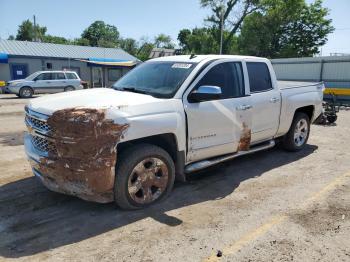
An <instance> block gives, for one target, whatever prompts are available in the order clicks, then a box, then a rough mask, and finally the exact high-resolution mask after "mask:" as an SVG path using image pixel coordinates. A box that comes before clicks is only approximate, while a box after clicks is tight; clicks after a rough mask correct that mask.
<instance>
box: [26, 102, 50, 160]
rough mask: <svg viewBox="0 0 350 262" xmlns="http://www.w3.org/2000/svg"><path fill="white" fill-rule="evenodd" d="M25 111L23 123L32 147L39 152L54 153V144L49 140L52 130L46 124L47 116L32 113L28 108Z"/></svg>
mask: <svg viewBox="0 0 350 262" xmlns="http://www.w3.org/2000/svg"><path fill="white" fill-rule="evenodd" d="M25 110H26V117H25V122H26V124H27V126H28V129H29V133H30V139H31V141H32V144H33V146H34V147H35V148H36V149H37V150H39V151H41V152H45V153H54V152H56V147H55V143H54V142H53V140H52V138H50V133H51V131H52V129H51V127H50V126H49V125H48V124H47V122H46V120H47V118H48V116H47V115H44V114H40V113H37V112H34V111H32V110H30V109H29V108H28V107H26V108H25Z"/></svg>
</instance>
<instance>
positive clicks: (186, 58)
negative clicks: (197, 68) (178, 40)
mask: <svg viewBox="0 0 350 262" xmlns="http://www.w3.org/2000/svg"><path fill="white" fill-rule="evenodd" d="M225 58H226V59H229V58H231V59H232V58H234V59H239V60H256V61H263V62H267V61H269V60H268V59H266V58H262V57H256V56H240V55H195V56H194V57H193V58H192V59H191V55H178V56H164V57H158V58H154V59H151V60H150V61H171V62H187V63H199V62H202V61H203V60H207V61H210V60H215V59H225Z"/></svg>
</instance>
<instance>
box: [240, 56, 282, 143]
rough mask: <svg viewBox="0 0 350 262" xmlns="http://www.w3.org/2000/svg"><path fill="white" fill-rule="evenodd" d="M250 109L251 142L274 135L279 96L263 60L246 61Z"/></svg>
mask: <svg viewBox="0 0 350 262" xmlns="http://www.w3.org/2000/svg"><path fill="white" fill-rule="evenodd" d="M246 64H247V70H248V75H249V86H250V94H251V101H252V105H253V111H252V142H253V143H254V142H260V141H264V140H268V139H271V138H273V137H274V136H275V134H276V133H277V130H278V126H279V117H280V108H281V97H280V91H279V90H278V88H277V87H274V86H273V82H272V79H271V73H270V69H269V67H268V65H267V64H266V63H264V62H247V63H246Z"/></svg>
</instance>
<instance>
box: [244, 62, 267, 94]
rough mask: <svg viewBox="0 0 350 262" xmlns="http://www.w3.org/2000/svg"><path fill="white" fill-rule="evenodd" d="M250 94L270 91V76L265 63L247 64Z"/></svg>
mask: <svg viewBox="0 0 350 262" xmlns="http://www.w3.org/2000/svg"><path fill="white" fill-rule="evenodd" d="M247 69H248V75H249V84H250V92H251V93H258V92H264V91H268V90H271V89H272V82H271V75H270V71H269V68H268V67H267V65H266V64H265V63H259V62H248V63H247Z"/></svg>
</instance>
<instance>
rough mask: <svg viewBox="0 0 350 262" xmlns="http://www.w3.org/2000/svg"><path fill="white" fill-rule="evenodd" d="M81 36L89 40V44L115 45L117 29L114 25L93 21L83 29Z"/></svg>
mask: <svg viewBox="0 0 350 262" xmlns="http://www.w3.org/2000/svg"><path fill="white" fill-rule="evenodd" d="M81 37H82V38H85V39H87V40H89V44H90V45H91V46H100V47H117V46H118V40H119V31H118V29H117V27H115V26H114V25H109V24H105V22H103V21H95V22H93V23H92V24H91V25H90V26H89V27H88V28H86V29H85V30H84V32H83V33H82V35H81Z"/></svg>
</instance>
